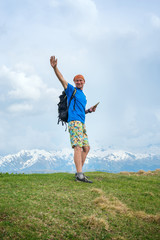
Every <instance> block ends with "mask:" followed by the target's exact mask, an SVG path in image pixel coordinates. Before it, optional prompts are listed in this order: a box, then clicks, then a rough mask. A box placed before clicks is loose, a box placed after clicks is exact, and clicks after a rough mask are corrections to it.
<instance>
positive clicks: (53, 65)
mask: <svg viewBox="0 0 160 240" xmlns="http://www.w3.org/2000/svg"><path fill="white" fill-rule="evenodd" d="M50 64H51V66H52V67H53V69H54V68H55V67H57V59H56V58H55V56H51V57H50Z"/></svg>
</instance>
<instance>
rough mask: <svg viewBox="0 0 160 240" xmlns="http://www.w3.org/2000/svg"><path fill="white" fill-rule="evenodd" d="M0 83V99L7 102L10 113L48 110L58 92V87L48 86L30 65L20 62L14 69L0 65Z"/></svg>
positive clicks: (54, 101)
mask: <svg viewBox="0 0 160 240" xmlns="http://www.w3.org/2000/svg"><path fill="white" fill-rule="evenodd" d="M22 70H23V71H22ZM27 71H28V72H27ZM31 72H32V73H31ZM0 84H1V90H2V93H3V94H1V97H0V101H1V102H3V103H4V102H5V101H6V102H7V104H8V107H7V109H8V111H9V112H10V113H17V114H18V113H20V112H32V111H34V113H36V112H35V111H37V112H39V111H48V110H49V109H52V108H53V107H52V106H53V105H54V104H55V103H57V101H58V95H59V94H60V91H59V90H58V89H55V88H49V87H48V86H47V85H46V84H45V83H44V82H43V81H42V80H41V78H40V77H39V76H38V75H36V74H34V73H33V69H32V68H31V67H29V66H25V65H22V64H20V65H19V64H16V67H15V68H14V70H12V69H10V68H8V67H6V66H5V65H4V66H2V67H1V69H0ZM3 89H5V91H3Z"/></svg>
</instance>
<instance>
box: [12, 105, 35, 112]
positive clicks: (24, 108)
mask: <svg viewBox="0 0 160 240" xmlns="http://www.w3.org/2000/svg"><path fill="white" fill-rule="evenodd" d="M32 109H33V106H32V105H29V104H26V103H19V104H12V105H10V106H9V108H8V111H9V112H11V113H18V112H26V111H27V112H28V111H31V110H32Z"/></svg>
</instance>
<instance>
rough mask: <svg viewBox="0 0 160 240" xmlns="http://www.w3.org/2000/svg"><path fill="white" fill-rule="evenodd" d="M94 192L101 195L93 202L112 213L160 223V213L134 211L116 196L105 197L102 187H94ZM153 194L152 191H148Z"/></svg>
mask: <svg viewBox="0 0 160 240" xmlns="http://www.w3.org/2000/svg"><path fill="white" fill-rule="evenodd" d="M91 191H92V192H97V193H98V194H100V196H99V197H97V198H96V199H94V200H93V203H94V204H95V205H96V206H97V207H99V208H100V209H102V210H107V211H108V212H110V213H111V214H114V215H115V214H117V213H119V214H123V215H126V216H129V217H137V218H140V219H143V220H145V221H147V222H156V223H160V214H159V213H158V214H156V215H153V214H147V213H145V212H143V211H133V210H132V209H130V208H129V207H127V205H126V204H124V203H122V202H121V201H120V200H119V199H118V198H116V197H114V196H109V197H105V194H104V192H103V191H102V190H101V189H97V188H93V189H92V190H91ZM147 194H150V195H151V196H153V194H152V193H147Z"/></svg>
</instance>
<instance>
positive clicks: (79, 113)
mask: <svg viewBox="0 0 160 240" xmlns="http://www.w3.org/2000/svg"><path fill="white" fill-rule="evenodd" d="M73 92H74V87H73V86H72V85H71V84H69V83H68V86H67V89H66V90H65V93H66V95H67V99H68V103H69V101H70V98H71V96H72V93H73ZM74 98H75V99H74ZM74 98H73V99H72V100H71V103H70V106H69V110H68V122H70V121H75V120H77V121H80V122H82V123H85V109H86V104H87V100H86V96H85V95H84V93H83V91H82V90H81V89H79V88H76V94H75V96H74ZM74 101H75V110H74Z"/></svg>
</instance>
